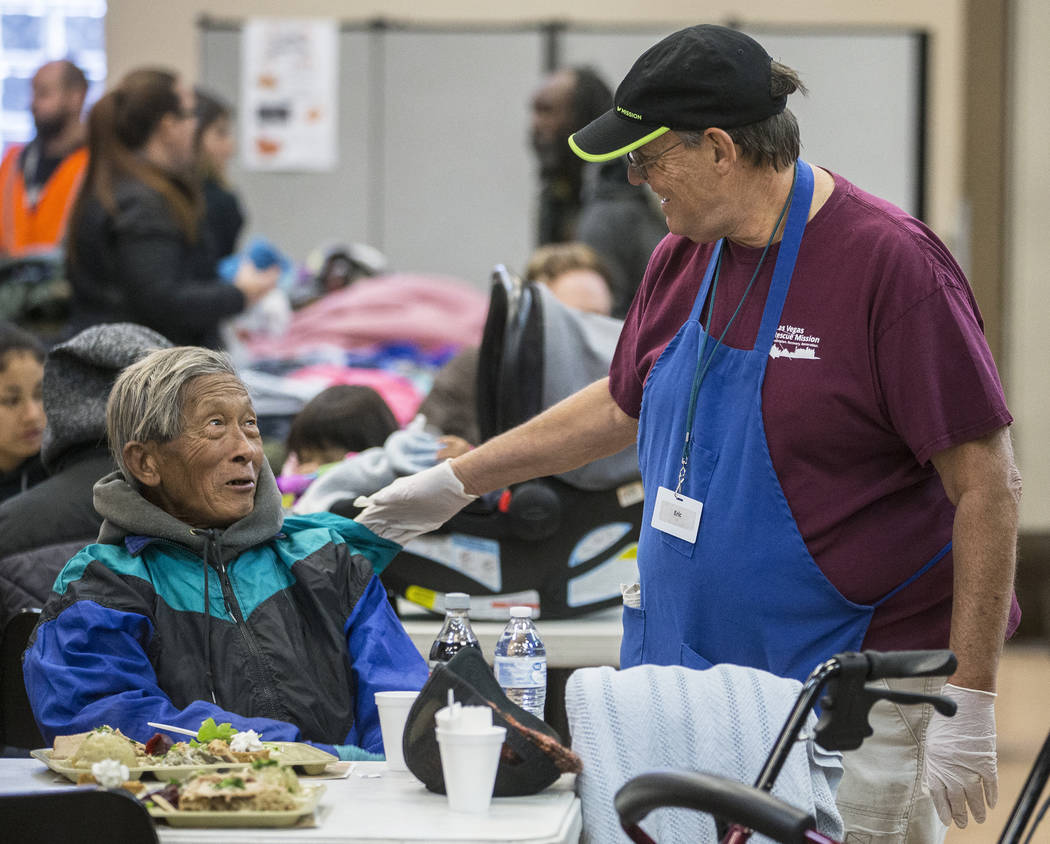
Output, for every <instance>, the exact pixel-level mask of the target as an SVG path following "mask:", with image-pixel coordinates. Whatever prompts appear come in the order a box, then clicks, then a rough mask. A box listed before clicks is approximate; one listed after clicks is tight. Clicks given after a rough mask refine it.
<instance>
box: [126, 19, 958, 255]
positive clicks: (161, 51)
mask: <svg viewBox="0 0 1050 844" xmlns="http://www.w3.org/2000/svg"><path fill="white" fill-rule="evenodd" d="M965 7H966V0H879V2H876V3H873V2H871V0H751V2H749V3H747V4H741V3H738V2H718V1H717V0H646V1H645V2H638V0H634V1H633V2H631V1H630V0H574V2H572V3H568V2H566V0H533V2H531V3H530V4H528V6H525V5H523V4H522V3H520V2H519V0H513V2H511V0H428V2H426V3H420V2H419V0H168V2H166V3H150V2H144V0H109V7H108V9H109V11H108V13H107V17H106V44H107V51H108V59H109V68H110V78H112V79H117V78H119V77H120V76H121V75H123V74H124V73H125V72H127V71H128V70H130V69H131V68H133V67H136V66H139V65H142V64H154V65H157V64H159V65H166V66H168V67H172V68H174V69H175V70H177V71H179V72H180V73H181V74H183V75H184V76H186V77H188V78H194V77H195V76H196V73H197V70H198V68H199V66H200V64H199V58H200V56H199V50H198V39H197V30H196V25H197V21H198V20H199V18H200V17H201V16H202V15H208V16H211V17H213V18H219V19H223V18H226V19H235V20H243V19H244V18H246V17H249V16H252V15H256V16H261V15H294V16H303V15H328V16H332V17H336V18H338V19H340V20H355V21H360V20H368V19H372V18H378V17H382V18H385V19H388V20H393V21H396V20H410V21H413V22H417V23H418V22H442V21H445V22H448V21H454V22H471V21H502V22H507V21H521V20H523V19H525V18H527V19H529V20H572V21H574V22H599V23H617V22H621V23H635V24H638V23H644V24H647V25H653V24H660V23H668V24H681V25H690V24H694V23H702V22H705V21H707V22H711V23H727V22H730V21H732V22H737V23H741V24H748V23H751V24H756V25H761V24H781V25H791V24H796V25H797V24H819V25H824V26H835V25H839V26H844V25H849V26H853V25H866V26H876V27H881V26H892V27H901V26H905V27H917V28H921V29H924V30H926V31H927V32H929V33H930V36H931V39H930V40H931V49H930V80H931V90H930V96H929V102H930V112H929V115H928V122H927V131H928V133H929V139H930V149H931V150H935V154H933V155H931V156H930V161H929V171H928V173H927V189H928V192H927V197H928V204H927V214H926V218H927V222H929V223H930V224H931V225H932V226H933V228H934V229H935V230H936V231H937V232H938V234H940V235H941V237H942V238H944V239H945V241H946V242H947V243H948V245H949V246H951V247H953V248H956V247H957V246H958V243H957V240H958V235H959V232H960V228H961V218H962V212H961V209H962V208H963V207H964V204H963V201H962V199H963V197H962V162H961V157H962V144H963V132H962V109H963V100H964V89H963V62H964V60H965V55H964V49H963V45H964V38H965V29H964V25H965ZM857 95H858V96H863V92H858V93H857Z"/></svg>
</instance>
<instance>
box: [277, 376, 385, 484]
mask: <svg viewBox="0 0 1050 844" xmlns="http://www.w3.org/2000/svg"><path fill="white" fill-rule="evenodd" d="M397 429H398V424H397V420H396V419H395V418H394V413H393V411H391V410H390V406H389V405H388V404H387V403H386V402H385V401H384V400H383V397H382V396H381V395H379V393H377V392H376V391H375V390H373V389H372V388H371V387H365V386H362V385H359V384H336V385H334V386H331V387H327V388H325V389H324V390H321V392H319V393H318V394H317V395H316V396H314V397H313V398H312V399H310V401H308V402H307V403H306V405H305V406H304V407H303V409H302V410H300V411H299V412H298V413H297V414H296V416H295V419H293V420H292V427H291V429H290V430H289V432H288V438H287V441H286V443H285V445H286V447H287V451H288V457H289V459H294V461H295V466H296V468H297V470H298V471H300V472H315V471H317V469H318V468H320V467H321V466H323V465H325V464H326V463H335V462H336V461H338V460H342V459H343V458H344V457H346V456H347V454H356V453H358V452H362V451H364V450H365V449H369V448H376V447H377V446H381V445H382V444H383V443H384V442H386V438H387V437H389V436H390V435H391V434H392V433H394V431H396V430H397Z"/></svg>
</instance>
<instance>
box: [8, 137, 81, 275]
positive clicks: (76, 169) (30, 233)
mask: <svg viewBox="0 0 1050 844" xmlns="http://www.w3.org/2000/svg"><path fill="white" fill-rule="evenodd" d="M22 149H23V146H22V145H21V144H18V145H15V146H13V147H11V149H9V150H8V151H7V154H6V155H5V156H4V160H3V162H2V163H0V254H6V255H8V256H14V257H18V256H21V255H28V254H31V253H33V252H41V251H46V250H49V249H54V248H55V247H56V246H58V245H59V243H61V242H62V238H63V237H64V236H65V233H66V220H67V219H68V217H69V212H70V209H71V208H72V207H73V202H74V200H75V199H76V195H77V191H78V190H79V189H80V182H81V181H82V180H83V178H84V169H85V167H87V160H88V153H87V148H86V147H80V148H79V149H77V150H75V151H73V152H71V153H70V154H69V155H68V156H66V157H65V158H64V159H63V160H62V163H61V164H59V165H58V168H57V169H56V170H55V172H54V173H52V174H51V178H49V179H48V180H47V182H46V183H45V184H44V187H43V188H42V189H41V191H40V196H39V197H38V198H37V202H36V205H29V204H28V203H27V201H26V192H25V179H24V178H23V176H22V170H21V169H20V168H19V166H18V159H19V156H20V155H21V153H22Z"/></svg>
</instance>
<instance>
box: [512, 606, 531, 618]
mask: <svg viewBox="0 0 1050 844" xmlns="http://www.w3.org/2000/svg"><path fill="white" fill-rule="evenodd" d="M510 617H511V618H532V607H511V608H510Z"/></svg>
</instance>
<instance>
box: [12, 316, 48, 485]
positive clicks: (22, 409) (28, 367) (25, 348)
mask: <svg viewBox="0 0 1050 844" xmlns="http://www.w3.org/2000/svg"><path fill="white" fill-rule="evenodd" d="M43 380H44V346H43V344H42V343H41V342H40V341H39V340H38V339H37V338H36V337H35V336H34V335H33V334H30V333H29V332H28V331H25V330H24V329H22V328H19V327H18V326H16V325H12V324H11V323H9V322H0V500H4V499H7V498H10V497H11V496H13V495H17V494H18V493H20V492H24V491H25V490H27V489H29V488H30V487H31V486H34V485H36V484H38V483H40V481H42V480H43V479H44V478H45V477H47V473H46V472H45V471H44V466H43V463H41V461H40V444H41V443H42V442H43V439H44V423H45V421H46V419H45V416H44V402H43V399H42V396H41V392H42V386H41V385H42V382H43Z"/></svg>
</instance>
